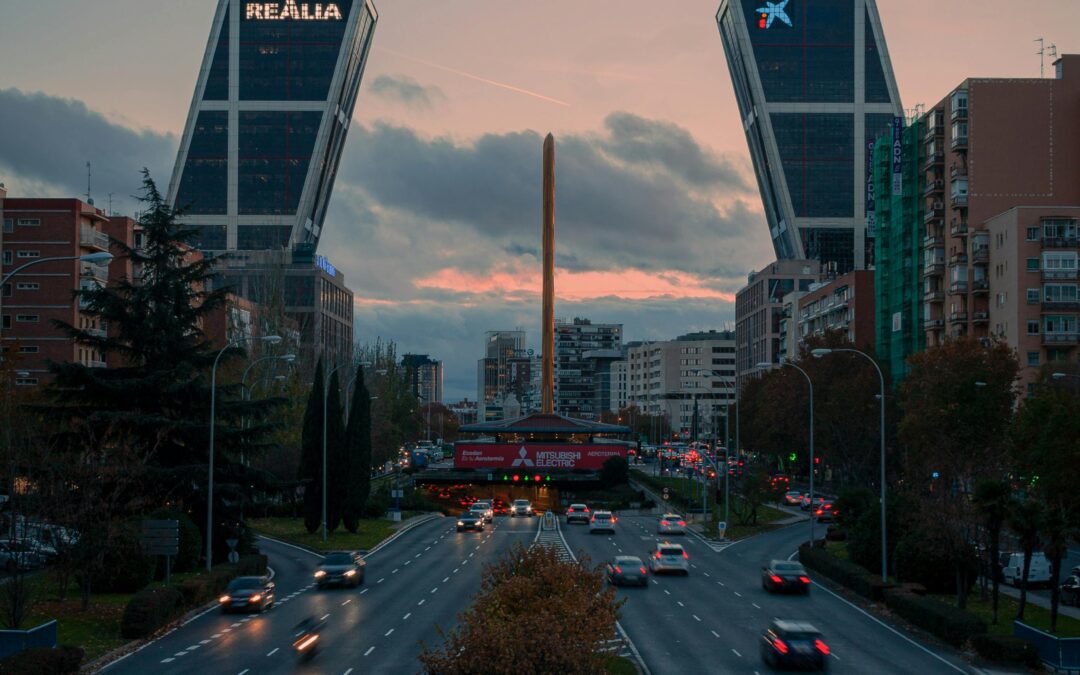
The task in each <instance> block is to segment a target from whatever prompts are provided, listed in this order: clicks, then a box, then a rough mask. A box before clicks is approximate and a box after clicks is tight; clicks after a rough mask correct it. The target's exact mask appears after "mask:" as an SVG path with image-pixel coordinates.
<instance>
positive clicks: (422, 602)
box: [416, 598, 427, 607]
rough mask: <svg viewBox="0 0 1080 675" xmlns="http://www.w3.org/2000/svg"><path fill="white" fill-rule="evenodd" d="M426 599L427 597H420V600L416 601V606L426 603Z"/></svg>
mask: <svg viewBox="0 0 1080 675" xmlns="http://www.w3.org/2000/svg"><path fill="white" fill-rule="evenodd" d="M426 599H427V598H420V602H418V603H416V606H417V607H419V606H420V605H422V604H424V600H426Z"/></svg>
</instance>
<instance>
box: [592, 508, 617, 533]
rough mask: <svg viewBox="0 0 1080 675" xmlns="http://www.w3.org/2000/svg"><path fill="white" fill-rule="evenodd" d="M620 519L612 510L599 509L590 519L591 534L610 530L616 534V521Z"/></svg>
mask: <svg viewBox="0 0 1080 675" xmlns="http://www.w3.org/2000/svg"><path fill="white" fill-rule="evenodd" d="M617 522H619V519H618V518H616V517H615V514H614V513H612V512H611V511H597V512H596V513H594V514H593V516H592V518H590V519H589V534H592V533H593V532H610V533H612V534H615V523H617Z"/></svg>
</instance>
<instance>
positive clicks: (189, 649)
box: [187, 645, 202, 652]
mask: <svg viewBox="0 0 1080 675" xmlns="http://www.w3.org/2000/svg"><path fill="white" fill-rule="evenodd" d="M199 647H202V645H191V646H190V647H188V648H187V651H189V652H193V651H195V650H196V649H198V648H199Z"/></svg>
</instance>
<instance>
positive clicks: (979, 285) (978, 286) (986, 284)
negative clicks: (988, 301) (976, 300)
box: [971, 279, 990, 295]
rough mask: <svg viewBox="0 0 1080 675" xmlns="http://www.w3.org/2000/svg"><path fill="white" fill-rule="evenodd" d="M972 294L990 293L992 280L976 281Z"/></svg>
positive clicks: (972, 284)
mask: <svg viewBox="0 0 1080 675" xmlns="http://www.w3.org/2000/svg"><path fill="white" fill-rule="evenodd" d="M971 292H972V293H975V294H977V295H981V294H985V293H989V292H990V280H989V279H976V280H975V281H973V282H972V283H971Z"/></svg>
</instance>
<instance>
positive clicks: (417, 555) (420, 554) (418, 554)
mask: <svg viewBox="0 0 1080 675" xmlns="http://www.w3.org/2000/svg"><path fill="white" fill-rule="evenodd" d="M422 555H424V554H423V553H417V554H416V555H414V556H413V557H414V558H419V557H420V556H422Z"/></svg>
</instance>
